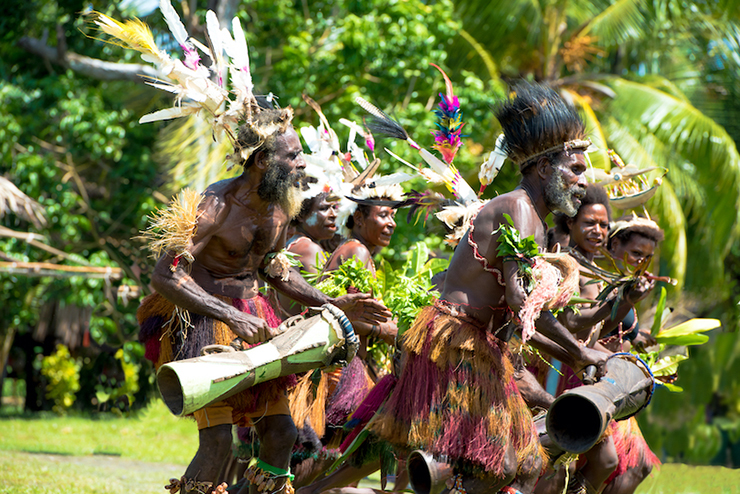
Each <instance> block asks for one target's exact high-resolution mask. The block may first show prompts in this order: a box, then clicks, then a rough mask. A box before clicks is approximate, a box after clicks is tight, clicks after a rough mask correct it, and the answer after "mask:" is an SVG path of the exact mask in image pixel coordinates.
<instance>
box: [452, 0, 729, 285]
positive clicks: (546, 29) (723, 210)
mask: <svg viewBox="0 0 740 494" xmlns="http://www.w3.org/2000/svg"><path fill="white" fill-rule="evenodd" d="M737 3H738V2H736V1H734V0H727V1H722V2H716V3H715V2H703V1H694V2H683V3H681V5H680V6H679V5H678V2H675V1H673V0H659V1H656V2H651V3H646V2H639V1H637V0H611V1H609V0H596V1H592V0H589V1H583V0H576V1H572V0H571V1H565V0H544V1H537V0H515V1H507V2H503V1H499V2H494V3H489V2H485V3H484V2H469V1H458V2H456V11H457V13H458V14H459V16H460V18H461V19H462V27H461V30H460V34H461V36H460V39H458V40H457V41H456V43H455V45H454V46H453V48H452V49H451V50H450V52H451V53H466V54H467V56H464V57H459V58H457V59H454V60H450V61H449V64H450V65H451V66H452V67H453V69H454V70H453V72H459V71H460V70H461V69H467V70H472V71H474V72H475V73H477V74H479V75H480V76H481V77H484V76H486V75H487V76H488V77H497V78H500V79H503V80H505V81H514V80H516V79H519V78H533V79H535V80H538V81H548V82H550V83H551V84H552V85H554V86H556V87H558V88H560V91H561V92H562V94H563V95H564V96H566V97H567V98H569V99H571V100H572V101H573V102H574V103H575V104H576V106H578V107H579V108H580V110H581V112H582V114H583V116H584V119H585V121H586V123H587V127H588V129H589V131H590V134H591V138H592V140H593V141H594V144H596V146H598V147H599V152H597V153H594V154H592V162H593V164H594V166H597V167H602V168H609V166H608V163H609V161H608V158H607V155H606V151H607V149H609V148H613V149H614V150H616V151H617V153H618V154H620V155H621V156H622V157H623V158H624V160H625V161H626V162H628V163H635V164H637V165H638V166H640V167H641V168H644V167H649V166H661V167H665V168H668V169H669V171H670V173H668V175H667V177H666V179H665V181H664V185H663V186H662V187H660V189H659V191H658V193H657V194H656V196H655V198H654V199H653V200H652V201H651V202H650V203H649V204H648V205H649V208H650V210H651V211H652V213H653V214H654V215H655V216H657V217H658V220H659V222H660V224H661V226H662V227H663V228H664V229H665V230H666V241H665V242H664V243H663V247H662V253H661V264H660V269H661V271H666V272H668V273H670V274H671V276H673V277H675V278H677V279H678V280H679V281H680V285H679V288H680V286H681V285H683V284H684V282H685V283H686V287H687V288H690V289H694V290H698V289H700V288H706V287H709V286H713V285H714V286H716V285H718V284H721V281H722V276H723V271H722V263H723V260H724V258H725V256H726V254H727V252H728V250H729V247H730V246H731V245H732V242H733V241H734V240H736V239H737V238H738V228H737V225H738V224H740V222H738V219H740V218H739V217H738V210H739V208H738V206H740V155H738V151H737V147H736V145H735V142H734V141H733V140H732V138H731V137H730V135H729V134H728V133H727V131H726V130H725V129H724V128H723V127H722V126H721V125H719V124H718V123H716V122H715V121H714V120H712V119H711V118H709V117H708V116H706V115H704V114H703V113H702V112H701V111H699V110H698V109H697V108H696V107H695V106H694V105H692V103H691V98H690V97H689V96H690V95H696V94H697V93H698V92H699V91H700V90H701V87H702V86H701V85H700V84H697V82H699V83H700V82H701V74H702V64H706V63H707V62H708V60H709V54H708V53H707V52H702V51H701V48H702V46H706V45H707V44H708V43H710V42H713V43H714V49H715V51H720V52H725V53H730V54H731V56H730V57H729V59H730V60H732V57H733V56H734V57H735V58H737V57H738V50H737V46H738V44H737V41H738V39H740V38H739V37H738V26H740V13H739V12H740V9H738V8H737ZM484 7H485V8H484ZM471 47H472V49H471ZM733 50H734V51H733ZM656 173H657V172H656ZM689 252H690V253H691V259H693V260H697V261H698V260H701V262H689V261H690V259H689V256H688V253H689Z"/></svg>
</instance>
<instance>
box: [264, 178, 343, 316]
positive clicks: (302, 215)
mask: <svg viewBox="0 0 740 494" xmlns="http://www.w3.org/2000/svg"><path fill="white" fill-rule="evenodd" d="M336 220H337V198H336V196H334V195H333V194H331V193H330V192H319V194H317V195H315V196H313V197H309V198H307V199H304V200H303V204H302V205H301V211H300V212H299V213H298V215H297V216H296V217H295V218H293V220H292V221H291V224H292V226H294V227H295V234H294V235H293V236H292V237H291V238H290V239H288V245H287V247H286V250H287V251H288V252H289V253H291V254H294V255H295V260H296V262H297V263H298V266H297V268H298V269H299V270H300V271H301V273H310V274H318V273H319V272H320V271H321V270H322V269H323V268H324V264H325V263H326V261H327V259H328V258H329V256H330V255H331V253H330V252H326V251H325V250H324V248H323V247H322V246H321V243H320V242H321V241H322V240H329V239H331V238H332V237H334V235H335V233H336V231H337V225H336ZM278 300H279V301H280V306H281V308H282V310H283V311H284V312H285V313H286V314H287V315H290V316H294V315H296V314H300V313H301V311H302V310H303V307H302V306H300V305H298V304H296V303H294V302H292V301H291V300H290V299H288V298H287V297H285V296H284V295H278Z"/></svg>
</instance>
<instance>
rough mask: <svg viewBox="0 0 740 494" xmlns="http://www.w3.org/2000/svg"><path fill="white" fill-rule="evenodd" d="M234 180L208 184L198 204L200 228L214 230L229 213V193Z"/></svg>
mask: <svg viewBox="0 0 740 494" xmlns="http://www.w3.org/2000/svg"><path fill="white" fill-rule="evenodd" d="M232 181H233V180H221V181H220V182H216V183H214V184H211V185H209V186H208V188H207V189H206V190H205V191H204V192H203V199H202V200H201V202H200V205H199V206H198V229H199V230H201V229H207V230H209V231H210V230H213V228H217V227H218V225H219V224H220V223H221V221H223V218H224V217H225V216H226V215H228V210H229V201H228V199H227V194H228V191H229V185H230V184H231V183H232Z"/></svg>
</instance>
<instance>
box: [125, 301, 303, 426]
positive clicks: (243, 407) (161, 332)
mask: <svg viewBox="0 0 740 494" xmlns="http://www.w3.org/2000/svg"><path fill="white" fill-rule="evenodd" d="M215 297H216V298H218V299H220V300H222V301H224V302H226V303H228V304H231V305H232V306H233V307H235V308H237V309H238V310H240V311H242V312H245V313H247V314H251V315H253V316H256V317H259V318H260V319H264V320H265V321H267V324H268V325H269V326H270V327H273V328H274V327H277V326H278V325H280V322H281V321H280V318H279V317H278V316H277V315H276V314H275V310H274V309H273V307H272V306H271V305H270V303H269V301H268V300H267V298H266V297H265V296H264V295H262V294H258V295H257V296H256V297H253V298H250V299H238V298H233V299H232V298H229V297H223V296H219V295H215ZM175 309H176V307H175V304H173V303H172V302H170V301H169V300H167V299H166V298H164V297H163V296H161V295H160V294H158V293H153V294H151V295H149V296H147V297H146V298H144V300H142V302H141V305H140V306H139V309H138V310H137V312H136V318H137V319H138V321H139V327H140V329H139V341H140V342H141V343H142V344H143V345H144V346H145V348H146V353H145V356H146V358H147V359H148V360H150V361H151V362H152V363H154V367H155V369H159V368H160V367H161V366H162V365H164V364H166V363H168V362H172V361H174V360H184V359H189V358H193V357H198V356H200V350H201V348H203V347H204V346H207V345H228V344H229V343H231V342H232V341H233V340H234V339H236V338H237V336H236V334H234V333H233V332H232V331H231V329H230V328H229V326H227V325H226V323H224V322H221V321H218V320H215V319H211V318H209V317H205V316H201V315H199V314H194V313H190V314H187V312H185V311H183V312H180V313H178V312H177V311H176V310H175ZM188 319H189V324H188V323H187V322H185V321H187V320H188ZM295 381H296V378H295V376H286V377H280V378H277V379H274V380H272V381H268V382H264V383H261V384H258V385H257V386H254V387H253V388H250V389H248V390H246V391H244V392H242V393H239V394H237V395H234V396H232V397H231V398H227V399H226V400H225V403H226V404H227V405H229V406H231V407H232V408H233V419H234V423H239V422H240V421H242V420H243V419H244V417H245V414H248V413H254V412H256V411H257V410H260V409H265V406H266V404H267V403H270V402H273V401H276V400H277V399H279V398H280V397H281V396H282V395H283V394H284V393H285V390H286V389H288V388H289V387H291V386H292V385H294V384H295Z"/></svg>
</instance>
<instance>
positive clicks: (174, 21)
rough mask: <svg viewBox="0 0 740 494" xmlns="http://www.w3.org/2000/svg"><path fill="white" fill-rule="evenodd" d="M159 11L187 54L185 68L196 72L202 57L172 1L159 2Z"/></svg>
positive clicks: (163, 0)
mask: <svg viewBox="0 0 740 494" xmlns="http://www.w3.org/2000/svg"><path fill="white" fill-rule="evenodd" d="M159 10H160V11H161V12H162V16H163V17H164V20H165V22H166V23H167V27H169V28H170V32H171V33H172V36H174V37H175V40H176V41H177V43H178V44H179V45H180V48H182V51H183V52H184V53H185V61H184V63H185V66H186V67H188V68H189V69H192V70H196V69H197V68H198V65H199V64H200V57H199V56H198V52H197V50H196V49H195V47H194V46H193V43H192V42H191V41H190V36H189V35H188V32H187V30H186V29H185V26H184V25H183V23H182V21H181V20H180V16H179V15H177V11H176V10H175V9H174V7H173V6H172V4H171V3H170V0H159Z"/></svg>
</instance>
